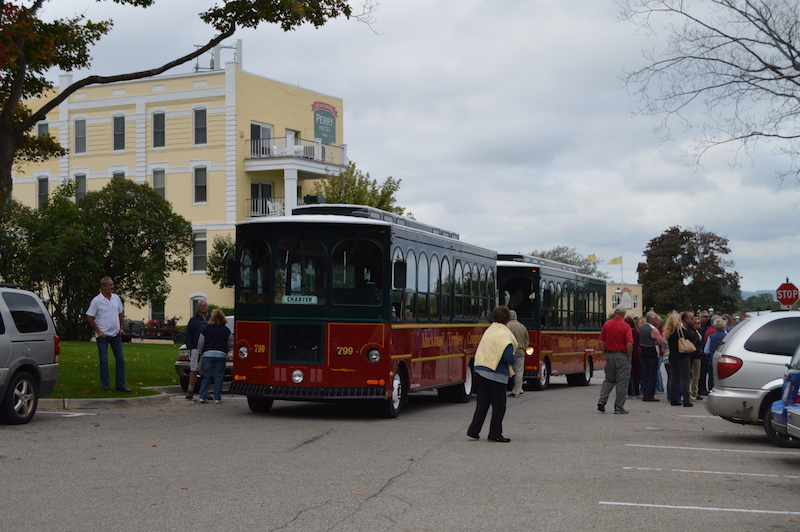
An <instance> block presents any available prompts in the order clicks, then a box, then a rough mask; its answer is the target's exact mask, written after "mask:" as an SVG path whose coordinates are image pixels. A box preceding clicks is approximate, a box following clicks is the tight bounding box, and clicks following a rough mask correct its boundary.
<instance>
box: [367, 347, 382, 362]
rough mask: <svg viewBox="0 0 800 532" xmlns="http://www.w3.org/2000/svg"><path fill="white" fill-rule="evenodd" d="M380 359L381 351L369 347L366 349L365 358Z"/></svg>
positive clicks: (371, 360) (370, 359)
mask: <svg viewBox="0 0 800 532" xmlns="http://www.w3.org/2000/svg"><path fill="white" fill-rule="evenodd" d="M380 359H381V352H380V351H378V350H377V349H370V350H369V351H367V360H369V361H370V362H378V361H379V360H380Z"/></svg>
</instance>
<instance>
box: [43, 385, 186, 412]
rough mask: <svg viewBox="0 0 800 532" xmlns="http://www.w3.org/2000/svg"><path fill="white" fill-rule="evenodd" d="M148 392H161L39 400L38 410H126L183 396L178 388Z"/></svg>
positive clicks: (168, 387) (162, 388)
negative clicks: (129, 395)
mask: <svg viewBox="0 0 800 532" xmlns="http://www.w3.org/2000/svg"><path fill="white" fill-rule="evenodd" d="M147 389H148V390H156V391H159V392H161V393H160V394H158V395H146V396H144V397H139V396H134V397H109V398H108V399H103V398H101V397H92V398H87V399H48V398H47V397H45V398H43V399H39V406H38V407H37V408H38V409H39V410H72V409H87V410H89V409H100V408H126V407H131V406H143V405H154V404H159V403H168V402H169V398H170V397H172V396H173V395H184V394H185V393H186V392H184V391H183V390H182V389H181V387H180V386H153V387H148V388H147Z"/></svg>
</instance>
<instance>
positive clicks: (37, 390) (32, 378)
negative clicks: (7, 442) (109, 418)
mask: <svg viewBox="0 0 800 532" xmlns="http://www.w3.org/2000/svg"><path fill="white" fill-rule="evenodd" d="M58 353H59V343H58V336H57V335H56V329H55V326H54V325H53V320H52V318H51V317H50V314H49V313H48V312H47V309H46V308H45V306H44V304H43V303H42V301H41V300H40V299H39V298H38V297H37V296H36V294H34V293H33V292H28V291H27V290H20V289H19V288H18V287H15V285H7V284H0V421H3V422H4V423H8V424H12V425H19V424H22V423H27V422H29V421H30V420H31V419H33V415H34V414H35V413H36V407H37V406H38V404H39V397H44V396H45V395H49V394H50V393H52V391H53V389H54V388H55V386H56V377H58Z"/></svg>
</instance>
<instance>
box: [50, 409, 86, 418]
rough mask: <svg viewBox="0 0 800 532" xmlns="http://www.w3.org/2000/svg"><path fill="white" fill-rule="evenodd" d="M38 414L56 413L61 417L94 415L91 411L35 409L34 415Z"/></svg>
mask: <svg viewBox="0 0 800 532" xmlns="http://www.w3.org/2000/svg"><path fill="white" fill-rule="evenodd" d="M40 414H58V415H59V416H61V417H81V416H96V415H97V414H96V413H93V412H59V411H57V410H37V411H36V415H37V416H38V415H40Z"/></svg>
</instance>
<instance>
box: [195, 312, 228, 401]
mask: <svg viewBox="0 0 800 532" xmlns="http://www.w3.org/2000/svg"><path fill="white" fill-rule="evenodd" d="M227 323H228V320H227V319H226V318H225V314H223V313H222V311H221V310H220V309H214V311H213V312H212V313H211V318H210V319H209V320H208V324H207V325H206V326H205V327H203V332H201V333H200V338H199V339H198V340H197V349H198V350H199V351H200V353H201V354H202V356H203V382H202V383H201V384H200V402H201V403H206V402H207V401H206V396H207V395H208V388H209V387H210V386H211V377H212V375H213V377H214V402H215V403H217V404H219V403H221V402H222V377H223V375H224V373H225V362H226V361H227V359H228V351H230V350H231V349H233V334H232V333H231V330H230V329H228V327H227V326H226V324H227Z"/></svg>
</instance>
